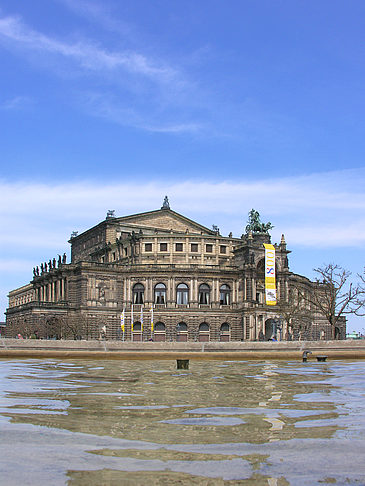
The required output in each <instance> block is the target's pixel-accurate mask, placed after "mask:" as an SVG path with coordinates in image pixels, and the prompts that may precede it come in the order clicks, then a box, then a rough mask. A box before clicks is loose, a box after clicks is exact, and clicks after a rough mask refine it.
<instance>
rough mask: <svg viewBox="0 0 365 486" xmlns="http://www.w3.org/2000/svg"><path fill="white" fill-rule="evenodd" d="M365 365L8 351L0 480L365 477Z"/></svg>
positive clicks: (360, 480) (0, 409)
mask: <svg viewBox="0 0 365 486" xmlns="http://www.w3.org/2000/svg"><path fill="white" fill-rule="evenodd" d="M364 372H365V363H363V362H339V361H334V362H332V363H331V362H328V363H326V364H323V365H319V364H317V363H316V362H310V361H309V362H308V363H305V364H302V363H301V362H294V361H291V362H288V363H285V362H272V363H271V362H267V361H266V362H249V361H247V360H245V361H240V362H236V361H224V362H215V361H204V362H203V361H202V362H199V361H194V360H191V361H190V369H189V371H188V372H179V371H176V361H173V360H171V361H134V362H133V361H123V362H121V361H116V360H113V361H103V362H102V363H100V364H99V362H98V365H97V366H96V365H95V362H92V361H75V362H72V361H70V362H67V361H62V362H61V361H59V362H58V361H56V360H45V361H42V360H25V361H11V360H0V433H1V436H2V441H1V443H0V457H1V458H2V459H3V467H2V482H3V484H7V486H8V485H9V486H11V485H13V484H14V485H15V484H20V483H24V484H43V483H46V482H47V483H51V484H56V485H57V484H66V483H67V481H68V480H70V481H71V482H70V483H69V484H86V483H87V484H101V483H102V482H104V483H105V484H108V483H109V482H111V481H112V480H113V481H114V482H115V484H118V483H120V484H123V482H122V480H128V481H130V484H149V483H152V480H153V481H155V482H156V484H159V475H162V474H164V475H165V476H164V478H163V479H164V480H165V482H166V484H169V485H170V484H172V485H173V484H190V480H189V478H190V479H191V482H193V479H194V478H195V479H196V478H199V477H200V478H202V481H203V478H216V479H217V481H218V478H221V479H222V478H223V479H226V480H244V479H246V480H248V481H249V482H248V483H247V484H277V485H279V484H287V483H288V484H303V485H307V484H308V485H312V484H316V483H318V481H327V482H328V481H329V480H331V481H332V480H336V481H337V483H338V484H364V483H365V479H364V478H365V466H364V465H363V461H360V460H356V461H354V458H356V457H357V458H359V454H360V451H362V450H365V441H364V437H365V406H364V397H365V392H364V390H365V373H364ZM151 373H154V375H153V379H154V382H151V381H150V378H151ZM88 451H93V453H90V452H88ZM354 462H355V463H354ZM349 464H350V465H351V464H352V466H349ZM78 471H79V472H78ZM108 471H109V472H108ZM90 472H92V475H91V476H89V475H88V474H89V473H90ZM67 474H68V476H67ZM137 474H139V475H142V476H137ZM50 475H51V476H50ZM156 475H157V476H156ZM166 475H167V476H166ZM138 478H139V479H138ZM140 478H142V479H140ZM250 478H251V479H250ZM284 478H285V481H287V483H284V482H283V481H284ZM331 478H332V479H331ZM195 479H194V480H195ZM196 480H197V479H196ZM269 480H270V481H271V482H270V481H269ZM78 481H79V482H78ZM138 481H139V482H138ZM183 481H185V483H183ZM197 481H198V480H197ZM260 481H261V482H260ZM196 484H200V483H199V481H198V482H197V483H196ZM202 484H203V483H202ZM204 484H205V483H204Z"/></svg>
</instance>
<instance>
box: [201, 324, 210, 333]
mask: <svg viewBox="0 0 365 486" xmlns="http://www.w3.org/2000/svg"><path fill="white" fill-rule="evenodd" d="M199 332H209V324H207V323H206V322H202V323H201V324H200V326H199Z"/></svg>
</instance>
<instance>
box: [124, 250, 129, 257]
mask: <svg viewBox="0 0 365 486" xmlns="http://www.w3.org/2000/svg"><path fill="white" fill-rule="evenodd" d="M124 255H125V256H128V248H124Z"/></svg>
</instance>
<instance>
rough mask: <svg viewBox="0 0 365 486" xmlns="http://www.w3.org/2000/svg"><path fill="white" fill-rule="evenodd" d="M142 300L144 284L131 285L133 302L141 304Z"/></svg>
mask: <svg viewBox="0 0 365 486" xmlns="http://www.w3.org/2000/svg"><path fill="white" fill-rule="evenodd" d="M143 301H144V285H142V284H141V283H136V284H135V285H134V286H133V304H143Z"/></svg>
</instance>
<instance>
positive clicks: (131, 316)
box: [131, 304, 134, 340]
mask: <svg viewBox="0 0 365 486" xmlns="http://www.w3.org/2000/svg"><path fill="white" fill-rule="evenodd" d="M131 305H132V308H131V332H132V336H131V339H132V340H133V320H134V319H133V304H131Z"/></svg>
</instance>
